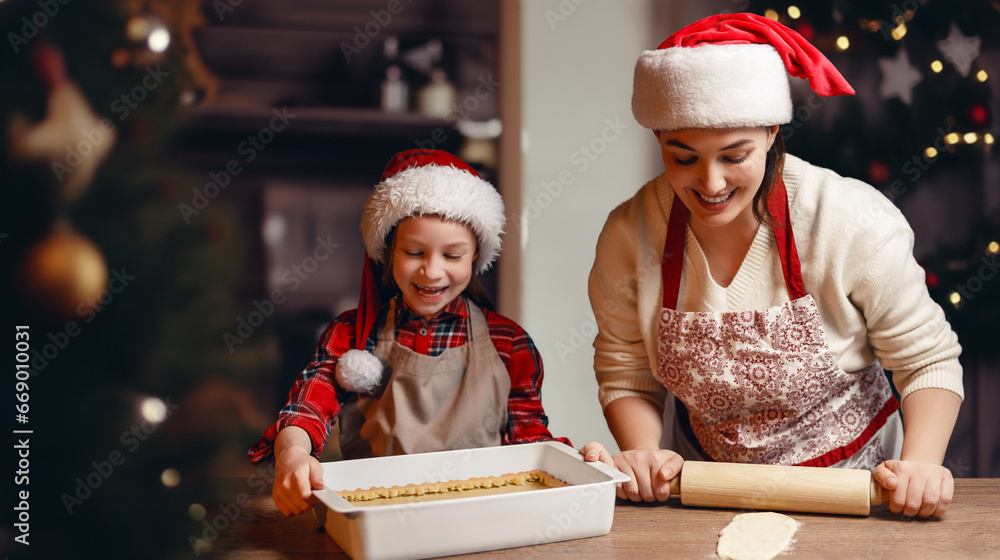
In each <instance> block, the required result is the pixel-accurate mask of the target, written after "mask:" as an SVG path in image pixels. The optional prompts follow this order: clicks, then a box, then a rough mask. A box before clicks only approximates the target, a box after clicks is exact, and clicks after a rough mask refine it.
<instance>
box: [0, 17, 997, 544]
mask: <svg viewBox="0 0 1000 560" xmlns="http://www.w3.org/2000/svg"><path fill="white" fill-rule="evenodd" d="M734 11H751V12H754V13H758V14H762V15H768V16H769V17H773V18H777V19H778V20H779V21H781V22H782V23H784V24H786V25H789V26H791V27H793V28H795V29H797V30H798V31H799V32H800V33H802V34H803V35H804V36H805V37H806V38H807V39H809V40H810V41H812V42H813V43H814V44H815V45H816V46H817V47H818V48H819V49H820V50H822V51H823V52H824V53H825V54H826V55H827V56H828V57H829V58H830V59H831V60H832V61H833V62H834V64H835V65H836V66H837V67H838V68H839V69H840V70H841V72H842V73H843V74H844V75H845V76H846V78H847V79H848V81H849V82H851V84H852V85H853V86H854V87H855V88H856V90H857V92H858V95H856V96H854V97H853V98H834V99H823V98H818V97H815V96H814V95H812V94H811V92H810V90H809V89H808V87H807V85H806V83H805V82H803V81H801V80H797V79H793V96H794V98H795V106H796V110H795V119H794V120H793V122H792V123H790V124H789V125H786V126H785V127H784V128H783V129H782V134H783V135H784V136H785V137H786V140H787V142H788V145H789V151H790V152H791V153H794V154H796V155H799V156H802V157H804V158H805V159H807V160H810V161H812V162H813V163H816V164H818V165H823V166H827V167H830V168H832V169H834V170H835V171H837V172H839V173H841V174H843V175H849V176H853V177H857V178H860V179H863V180H865V181H867V182H869V183H871V184H873V185H875V186H876V187H877V188H879V189H881V190H883V191H884V192H885V193H886V194H887V196H889V198H890V199H891V200H892V201H893V202H894V203H895V204H896V205H897V206H899V207H900V208H901V209H902V211H903V212H904V213H905V214H906V215H907V217H908V218H909V220H910V222H911V224H912V225H913V228H914V230H915V231H916V247H915V252H916V255H917V257H918V259H919V260H920V261H921V263H922V264H924V266H925V268H926V270H927V283H928V287H929V289H930V291H931V294H932V295H933V297H934V298H935V299H936V300H937V301H938V302H939V303H940V304H941V306H942V307H943V308H944V309H945V311H946V313H948V315H949V318H950V319H951V321H952V323H953V325H954V327H955V328H956V330H957V331H958V332H959V336H960V341H961V342H962V343H963V346H964V348H965V351H964V353H963V355H962V361H963V364H964V366H965V386H966V400H965V403H964V405H963V408H962V413H961V417H960V420H959V425H958V427H957V428H956V431H955V435H954V436H953V438H952V444H951V447H950V449H949V452H948V458H947V461H946V465H947V466H948V467H949V468H951V469H952V471H953V472H954V474H955V475H956V476H961V477H971V476H978V477H997V476H1000V427H998V424H997V422H996V421H995V419H994V418H993V415H992V414H990V413H989V407H990V406H992V405H989V403H990V402H994V401H995V400H996V399H997V398H998V397H1000V366H998V365H997V363H998V362H997V357H998V348H1000V345H998V344H997V342H996V336H997V332H998V328H997V327H998V317H1000V282H997V281H994V280H995V279H996V278H997V277H998V276H1000V274H998V273H1000V263H998V257H997V255H998V253H1000V245H998V243H1000V159H998V157H997V155H996V154H995V153H994V146H993V144H994V135H995V134H997V123H996V113H997V109H998V104H997V101H998V99H997V93H996V92H995V91H994V90H993V87H992V84H993V83H996V81H997V80H998V79H1000V33H998V31H1000V4H998V3H997V2H995V1H991V0H956V1H952V2H933V1H930V2H929V1H926V0H919V1H918V0H906V1H900V0H895V1H889V0H874V1H872V0H865V1H861V0H856V1H847V0H836V1H835V0H825V1H820V0H805V1H795V2H791V1H788V0H786V1H784V2H774V1H758V0H709V1H701V2H694V1H690V2H687V1H685V2H666V1H656V0H614V1H611V0H586V1H584V0H497V1H480V0H477V1H472V2H463V1H460V0H420V1H414V0H338V1H324V0H285V1H283V2H267V1H265V0H211V1H202V0H148V1H143V0H119V1H112V0H95V1H90V2H83V1H82V0H77V1H76V2H69V1H67V0H60V1H57V0H51V1H45V0H0V22H2V23H0V30H2V31H3V32H4V35H5V37H6V39H7V43H8V45H5V46H4V48H2V49H0V99H2V101H0V108H2V117H3V121H2V122H3V123H4V126H5V129H6V130H5V132H4V134H3V135H2V140H0V144H2V145H3V158H2V161H3V163H2V170H3V179H2V183H0V189H2V193H3V195H2V196H3V197H2V199H0V220H2V221H0V255H2V262H3V271H2V275H0V278H2V281H3V282H4V284H3V286H2V293H3V294H4V296H5V298H4V309H3V312H2V316H3V320H4V323H5V324H4V327H3V328H4V329H5V332H8V333H11V334H10V335H9V336H10V338H9V339H8V340H9V342H8V343H6V344H4V346H5V348H7V349H8V350H10V355H11V358H10V359H9V360H8V361H5V362H4V363H5V364H8V367H9V365H10V364H13V363H15V362H14V357H13V348H14V346H15V340H14V336H15V335H14V332H15V329H16V326H18V325H23V326H28V327H29V329H27V330H28V331H29V332H30V337H31V338H30V340H31V350H30V355H31V360H30V366H31V373H32V374H33V375H32V376H31V378H30V381H29V382H30V393H29V394H30V401H29V403H30V413H29V414H28V418H27V419H26V422H25V424H24V425H18V424H17V423H15V420H12V421H11V422H12V425H13V427H14V429H19V428H27V429H33V431H34V432H33V435H32V436H31V442H32V448H31V480H30V490H31V496H32V501H31V516H32V529H33V531H32V541H33V544H32V548H33V549H35V554H38V550H39V549H43V548H44V549H50V551H51V552H52V554H49V555H46V556H39V557H50V558H54V557H69V556H70V555H73V556H75V557H90V553H91V551H104V552H105V553H110V554H106V555H110V556H115V557H123V558H189V557H195V556H201V555H205V554H210V553H211V552H212V547H213V542H214V540H215V537H213V533H212V531H211V530H209V525H208V520H207V519H206V511H213V510H212V508H218V507H219V506H220V503H219V502H220V500H223V499H225V498H223V497H220V495H219V494H217V493H216V492H215V486H214V485H213V481H214V480H216V479H218V478H219V477H235V478H238V479H242V480H245V481H246V484H245V485H244V486H245V488H244V490H245V491H246V492H247V493H252V492H261V491H263V490H262V488H264V486H263V485H259V484H258V483H260V482H261V481H263V480H267V478H268V476H269V473H268V471H267V469H266V468H264V469H262V468H254V467H252V466H251V465H250V463H249V461H248V460H247V459H246V455H245V452H246V449H247V448H248V447H249V446H250V445H251V444H253V443H254V441H256V439H257V437H258V436H259V434H260V433H261V432H262V431H263V430H264V429H265V428H266V427H267V426H268V425H269V424H270V423H271V422H272V421H273V420H274V419H275V417H276V414H277V411H278V409H279V408H280V406H281V404H282V403H283V401H284V398H285V395H286V393H287V391H288V388H289V387H290V385H291V382H292V380H293V379H294V377H295V375H296V374H297V373H298V372H299V371H300V370H301V369H302V368H303V367H304V366H305V364H306V362H307V360H308V359H309V357H310V354H311V352H312V350H313V348H314V346H315V343H316V340H317V337H318V334H319V332H320V330H321V329H322V328H323V326H325V324H326V323H327V322H328V321H329V320H330V319H331V318H333V317H335V316H336V315H338V314H339V313H341V312H343V311H345V310H347V309H351V308H353V307H355V306H356V304H357V297H358V287H359V285H360V272H361V263H362V259H363V247H362V243H361V239H360V233H359V230H358V227H359V219H360V208H361V205H362V204H363V202H364V200H365V199H366V197H367V196H368V194H369V192H370V191H371V188H372V186H373V185H374V184H375V183H376V182H377V181H378V178H379V176H380V175H381V172H382V169H383V168H384V166H385V164H386V163H387V162H388V160H389V158H390V157H391V156H392V155H393V154H394V153H396V152H399V151H402V150H407V149H411V148H417V147H424V148H437V149H443V150H448V151H451V152H454V153H456V154H458V155H460V156H461V157H463V158H464V159H465V160H466V161H468V162H469V163H471V164H472V165H473V166H475V167H476V168H477V169H478V170H479V171H480V172H481V173H482V174H483V175H484V177H486V178H487V179H488V180H490V181H491V182H493V183H494V184H495V185H496V186H497V188H498V189H499V191H500V192H501V194H502V195H503V196H504V199H505V201H506V204H507V208H508V227H507V234H506V237H505V248H504V252H503V254H502V257H501V259H500V261H499V263H498V266H497V267H496V268H495V270H494V271H491V273H490V274H489V275H488V276H487V278H486V284H487V287H488V289H489V291H490V292H491V293H492V294H493V296H494V298H495V301H496V303H497V304H498V307H499V311H501V312H502V313H504V314H505V315H508V316H509V317H511V318H513V319H514V320H516V321H517V322H519V323H520V324H521V325H522V326H524V327H525V329H526V330H527V331H528V332H529V333H530V334H531V336H532V337H533V339H534V341H535V343H536V344H537V346H538V347H539V349H540V351H541V353H542V356H543V359H544V361H545V374H546V375H545V384H544V390H543V402H544V405H545V409H546V412H547V413H548V415H549V418H550V429H551V430H552V432H553V433H554V434H557V435H562V436H568V437H569V438H571V439H572V440H573V442H574V443H575V444H576V445H578V446H580V445H582V444H584V443H586V442H587V441H589V440H595V439H596V440H601V441H603V442H604V443H606V444H608V445H610V446H612V447H613V443H614V442H613V439H612V438H611V436H610V433H609V432H608V430H607V427H606V425H605V423H604V419H603V417H602V415H601V410H600V406H599V405H598V402H597V396H596V395H597V385H596V382H595V380H594V376H593V369H592V359H593V351H592V347H591V343H592V341H593V338H594V335H595V334H596V325H595V322H594V318H593V313H592V311H591V309H590V305H589V302H588V299H587V276H588V274H589V271H590V267H591V264H592V262H593V249H594V246H595V243H596V239H597V235H598V233H599V232H600V229H601V226H602V225H603V223H604V220H605V217H606V216H607V213H608V212H609V211H610V210H611V209H612V208H613V207H614V206H616V205H617V204H618V203H620V202H621V201H623V200H625V199H627V198H628V197H630V196H631V195H632V194H633V193H634V192H635V191H636V190H637V189H638V188H639V187H640V186H641V185H642V184H643V183H644V182H646V181H647V180H649V179H650V178H652V177H654V176H655V175H657V174H658V173H660V171H661V168H662V163H661V162H660V159H659V152H658V150H657V149H656V144H655V143H654V141H653V138H652V135H651V134H650V133H649V132H648V131H646V130H644V129H642V128H641V127H639V125H638V124H636V123H635V121H634V120H633V118H632V114H631V110H630V96H631V84H632V69H633V66H634V63H635V59H636V58H637V56H638V55H639V54H640V53H641V52H642V51H643V50H647V49H652V48H655V47H656V46H657V45H658V44H659V43H660V42H661V41H662V40H663V39H665V38H666V37H667V36H668V35H670V34H671V33H672V32H674V31H675V30H677V29H679V28H680V27H683V26H684V25H686V24H688V23H690V22H692V21H694V20H696V19H698V18H701V17H704V16H707V15H710V14H714V13H721V12H734ZM865 219H872V220H877V219H878V215H877V214H876V213H873V215H872V216H860V217H859V220H865ZM11 385H13V381H11ZM21 392H22V391H20V390H18V391H16V392H10V393H8V392H7V391H4V395H3V398H4V399H5V401H4V402H9V403H10V406H14V404H16V401H15V398H16V397H15V393H21ZM6 410H8V411H9V410H10V409H9V408H6ZM3 431H4V432H9V431H11V430H9V429H8V430H3ZM331 447H334V446H331ZM11 448H12V447H11V446H5V449H8V450H9V449H11ZM326 456H327V458H331V459H332V458H335V457H336V450H335V449H330V450H328V452H327V454H326ZM7 457H8V459H5V460H4V461H3V464H4V465H5V468H6V466H7V465H16V464H17V463H16V461H17V459H16V457H15V456H14V455H13V453H11V452H10V451H8V455H7ZM14 486H15V487H14V488H13V489H12V492H14V491H16V490H20V489H24V486H22V485H21V483H15V484H14ZM12 495H13V494H12ZM222 505H225V504H222ZM237 509H238V508H237ZM5 515H10V512H9V511H8V512H6V513H5ZM215 529H218V527H215ZM16 534H17V533H16V529H15V528H14V526H13V521H12V522H11V523H8V524H6V525H5V526H3V527H2V528H0V536H2V540H0V542H2V544H0V555H10V556H13V557H17V556H19V555H22V554H25V553H26V552H30V551H29V550H28V549H27V548H25V547H23V546H21V545H15V544H14V543H13V541H12V539H13V537H14V536H15V535H16ZM34 543H37V544H38V546H37V547H36V545H35V544H34ZM28 557H34V556H28Z"/></svg>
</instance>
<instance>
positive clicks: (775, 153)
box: [753, 128, 785, 225]
mask: <svg viewBox="0 0 1000 560" xmlns="http://www.w3.org/2000/svg"><path fill="white" fill-rule="evenodd" d="M765 130H767V131H768V132H770V130H769V128H765ZM784 166H785V138H784V136H782V135H781V130H780V129H779V130H778V132H777V134H775V135H774V143H773V144H771V149H770V150H768V151H767V159H766V160H765V162H764V179H763V180H762V181H761V183H760V188H759V189H757V194H756V195H754V197H753V216H754V218H757V221H759V222H761V223H767V222H769V221H770V220H771V215H770V214H769V213H768V211H767V197H768V196H770V194H771V191H772V190H773V189H774V184H775V183H777V182H778V175H780V174H781V168H782V167H784ZM782 225H783V224H782Z"/></svg>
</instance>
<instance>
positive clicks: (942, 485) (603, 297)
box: [583, 14, 963, 516]
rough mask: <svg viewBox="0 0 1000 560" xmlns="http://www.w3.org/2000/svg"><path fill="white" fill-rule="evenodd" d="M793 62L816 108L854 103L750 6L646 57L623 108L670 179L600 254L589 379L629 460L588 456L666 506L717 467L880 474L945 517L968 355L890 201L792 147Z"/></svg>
mask: <svg viewBox="0 0 1000 560" xmlns="http://www.w3.org/2000/svg"><path fill="white" fill-rule="evenodd" d="M786 70H787V71H788V72H791V73H792V74H793V75H795V76H798V77H803V78H805V77H808V78H809V85H810V87H811V88H812V89H813V91H815V92H816V93H817V94H820V95H824V96H829V95H845V94H853V93H854V91H853V89H851V87H850V86H849V85H848V84H847V82H846V81H845V80H844V78H843V77H842V76H841V75H840V74H839V73H838V72H837V70H836V69H835V68H834V67H833V66H832V64H831V63H830V62H829V61H828V60H827V59H826V58H825V57H824V56H823V55H822V54H821V53H820V52H819V51H817V50H816V49H815V48H814V47H813V46H812V45H810V44H809V43H807V42H806V41H805V40H804V39H803V38H802V37H801V36H799V35H798V34H797V33H795V32H794V31H792V30H790V29H788V28H786V27H784V26H782V25H780V24H778V23H776V22H774V21H771V20H769V19H767V18H763V17H760V16H755V15H752V14H733V15H720V16H713V17H710V18H707V19H705V20H702V21H699V22H696V23H695V24H693V25H691V26H688V27H687V28H684V29H682V30H680V31H678V32H677V33H676V34H674V35H673V36H671V37H670V38H668V39H667V40H666V41H665V42H664V43H663V44H662V45H660V48H659V49H657V50H655V51H647V52H646V53H644V54H643V55H642V56H641V57H640V58H639V61H638V63H637V64H636V69H635V78H634V90H633V99H632V109H633V113H634V114H635V117H636V120H637V121H638V122H639V123H640V124H642V125H643V126H645V127H646V128H650V129H652V131H653V132H654V135H655V138H656V140H657V143H658V144H659V147H660V150H661V153H662V157H663V163H664V167H665V172H664V174H663V175H661V176H659V177H657V178H656V179H654V180H652V181H651V182H649V183H648V184H646V185H645V186H644V187H643V188H642V189H641V190H640V191H639V192H638V193H637V194H636V195H635V196H634V197H633V198H632V199H631V200H628V201H627V202H625V203H624V204H622V205H621V206H620V207H618V208H617V209H615V210H614V211H613V212H612V213H611V215H610V216H609V218H608V221H607V223H606V225H605V227H604V231H603V232H602V234H601V237H600V239H599V241H598V246H597V258H596V260H595V263H594V268H593V271H592V272H591V277H590V297H591V302H592V304H593V307H594V312H595V315H596V317H597V319H598V324H599V333H598V335H597V339H596V341H595V343H594V346H595V349H596V355H595V370H596V372H597V378H598V383H599V386H600V399H601V403H602V406H603V407H604V414H605V417H606V418H607V421H608V426H609V428H610V429H611V432H612V433H613V434H614V436H615V439H616V440H617V442H618V445H619V448H620V449H621V452H620V453H619V454H617V455H615V456H614V457H613V458H611V457H609V456H608V455H607V452H606V451H605V450H604V449H603V447H602V446H600V445H599V444H588V445H587V446H586V447H585V448H584V450H583V451H584V454H585V456H586V457H587V458H588V459H590V460H596V459H599V458H600V459H601V460H604V461H605V462H607V463H609V464H612V465H614V466H616V467H617V468H618V469H620V470H621V471H622V472H624V473H626V474H628V475H630V476H631V477H632V481H630V482H629V483H626V484H625V485H623V487H622V488H620V489H619V495H620V496H621V497H622V498H628V499H630V500H637V501H638V500H645V501H653V500H664V499H666V498H667V497H669V490H668V485H667V481H668V480H670V479H671V478H673V477H674V476H676V475H677V474H678V473H680V472H681V470H682V466H683V461H684V459H708V460H715V461H730V462H747V463H771V464H786V465H808V466H821V467H826V466H833V467H852V468H863V469H872V470H873V478H874V479H875V480H876V481H878V482H879V483H881V484H882V485H883V486H884V487H885V488H887V489H889V490H892V491H893V492H892V498H891V502H890V506H889V508H890V510H891V511H893V512H896V513H899V512H902V513H904V514H905V515H909V516H913V515H919V516H930V515H942V514H943V513H944V512H945V511H946V510H947V509H948V505H949V503H950V501H951V498H952V492H953V480H952V476H951V473H950V472H949V471H948V469H947V468H945V467H943V466H942V461H943V460H944V454H945V449H946V447H947V445H948V440H949V438H950V437H951V431H952V429H953V427H954V424H955V419H956V417H957V415H958V409H959V405H960V402H961V399H962V394H963V390H962V369H961V366H960V365H959V362H958V355H959V352H960V347H959V345H958V342H957V340H956V337H955V334H954V333H953V332H952V330H951V328H950V327H949V325H948V323H947V322H946V320H945V317H944V313H943V311H942V310H941V309H940V307H938V306H937V305H936V304H935V303H934V302H933V301H932V300H931V299H930V297H929V295H928V293H927V289H926V286H925V284H924V274H923V271H922V269H921V268H920V266H919V265H918V264H917V262H916V261H915V260H914V258H913V255H912V250H913V232H912V231H911V229H910V228H909V226H908V224H907V223H906V221H905V219H904V218H903V216H902V215H901V214H900V213H899V212H898V211H897V210H896V208H895V207H893V206H892V205H891V204H890V203H889V202H888V201H887V200H885V198H884V197H882V196H881V195H880V193H878V192H877V191H876V190H875V189H873V188H871V187H870V186H868V185H866V184H863V183H861V182H859V181H855V180H851V179H845V178H842V177H839V176H837V175H836V174H834V173H833V172H831V171H829V170H826V169H821V168H818V167H814V166H812V165H810V164H808V163H806V162H805V161H802V160H801V159H798V158H795V157H794V156H792V155H786V154H785V151H784V144H783V142H782V138H781V136H780V135H779V134H778V125H780V124H782V123H786V122H789V121H790V120H791V117H792V103H791V97H790V94H789V86H788V79H787V75H786ZM831 148H835V147H834V146H831ZM876 211H877V212H878V215H879V216H880V219H879V220H862V219H859V217H860V216H871V215H873V214H874V213H875V212H876ZM882 366H885V367H886V368H887V369H889V370H891V371H892V373H893V383H894V384H895V387H896V389H897V390H898V392H899V394H900V396H901V400H902V405H901V407H902V418H900V404H899V403H898V402H897V400H896V398H895V397H894V396H893V393H892V390H891V387H890V385H889V382H888V380H887V378H886V376H885V374H884V372H883V369H882ZM668 391H669V393H668ZM669 394H672V395H673V397H671V398H669V399H668V398H667V397H668V396H669ZM674 398H676V410H674V406H673V405H674V402H675V401H674ZM665 399H666V400H665ZM664 410H666V414H664ZM664 426H666V428H667V429H664ZM904 427H905V432H904V429H903V428H904ZM904 434H905V435H904ZM671 440H673V443H672V444H671V443H669V442H670V441H671Z"/></svg>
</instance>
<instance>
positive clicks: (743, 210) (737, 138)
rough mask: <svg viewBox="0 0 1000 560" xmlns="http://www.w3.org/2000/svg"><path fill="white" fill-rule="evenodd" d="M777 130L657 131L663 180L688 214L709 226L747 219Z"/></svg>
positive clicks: (712, 129)
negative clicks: (664, 172) (664, 175)
mask: <svg viewBox="0 0 1000 560" xmlns="http://www.w3.org/2000/svg"><path fill="white" fill-rule="evenodd" d="M777 132H778V127H777V126H773V127H770V128H767V127H746V128H692V129H683V130H671V131H666V130H664V131H657V132H656V137H657V139H658V141H659V144H660V152H661V155H662V157H663V165H664V168H665V170H666V176H667V179H668V180H669V181H670V184H671V186H672V187H673V189H674V193H675V194H676V195H677V196H679V197H680V199H681V201H682V202H683V203H684V205H685V206H687V208H688V211H690V213H691V219H692V221H693V220H698V221H699V222H701V224H702V225H705V226H709V227H719V226H725V225H728V224H730V223H732V222H733V221H734V220H736V219H737V218H739V219H740V220H741V221H742V220H746V219H753V208H752V205H753V199H754V195H756V194H757V191H758V190H759V189H760V185H761V182H762V181H763V179H764V170H765V167H766V165H765V164H766V161H767V151H768V150H769V149H770V148H771V145H772V144H773V143H774V138H775V135H776V134H777Z"/></svg>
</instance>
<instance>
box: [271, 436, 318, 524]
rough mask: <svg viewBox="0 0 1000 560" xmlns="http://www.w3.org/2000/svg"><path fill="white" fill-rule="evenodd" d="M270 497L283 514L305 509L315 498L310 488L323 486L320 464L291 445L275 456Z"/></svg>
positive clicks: (310, 505) (291, 513)
mask: <svg viewBox="0 0 1000 560" xmlns="http://www.w3.org/2000/svg"><path fill="white" fill-rule="evenodd" d="M274 471H275V474H274V488H273V489H272V491H271V497H272V498H274V503H275V505H277V506H278V509H279V510H281V513H283V514H285V515H298V514H300V513H302V512H304V511H308V510H309V508H311V507H313V506H314V505H315V504H316V502H317V501H318V500H317V498H316V497H315V496H314V495H313V490H321V489H322V488H324V486H323V465H321V464H320V462H319V461H318V460H317V459H316V458H315V457H313V456H312V455H310V454H309V453H307V452H306V451H303V450H302V449H299V448H295V447H290V448H288V449H286V450H284V452H282V453H281V454H280V455H279V456H278V457H276V458H275V464H274Z"/></svg>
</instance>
